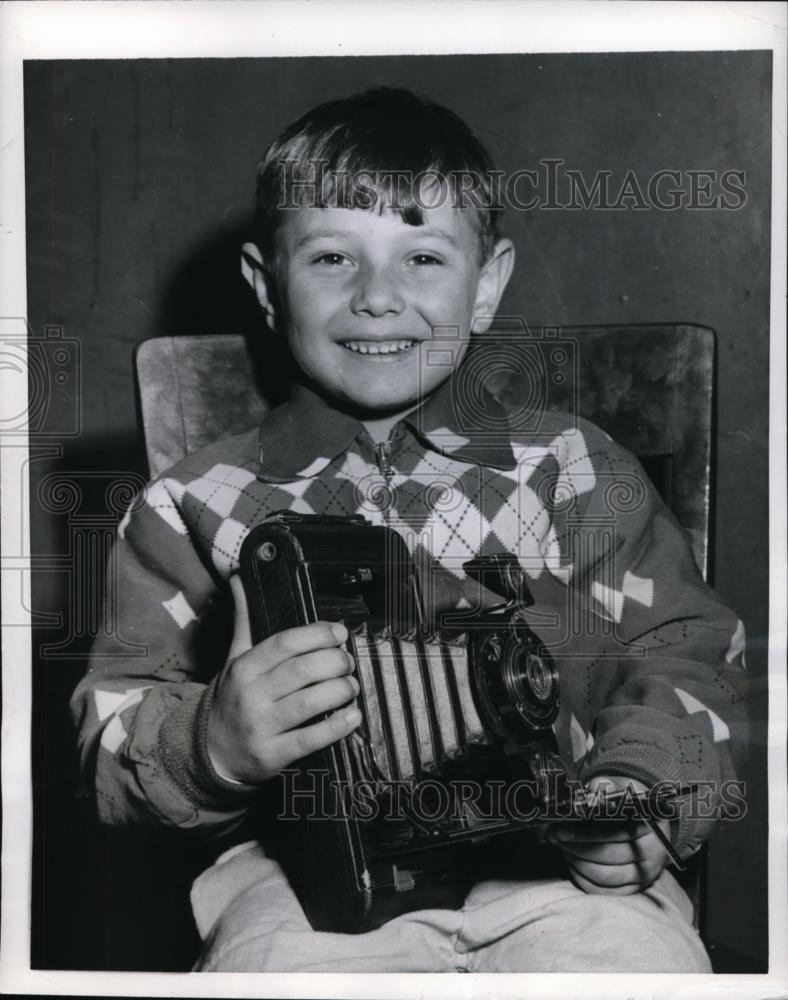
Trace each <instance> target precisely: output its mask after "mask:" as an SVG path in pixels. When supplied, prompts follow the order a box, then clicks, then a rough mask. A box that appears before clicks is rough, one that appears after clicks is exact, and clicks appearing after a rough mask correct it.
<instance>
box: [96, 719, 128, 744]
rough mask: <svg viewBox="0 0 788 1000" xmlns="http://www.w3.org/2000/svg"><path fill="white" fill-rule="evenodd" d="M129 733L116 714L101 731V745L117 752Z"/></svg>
mask: <svg viewBox="0 0 788 1000" xmlns="http://www.w3.org/2000/svg"><path fill="white" fill-rule="evenodd" d="M128 735H129V734H128V733H127V732H126V730H125V729H124V728H123V723H122V722H121V721H120V719H119V718H118V717H117V715H115V716H113V717H112V718H111V719H110V720H109V722H108V723H107V724H106V726H104V729H103V731H102V733H101V745H102V746H103V747H104V749H105V750H109V752H110V753H117V752H118V750H119V749H120V747H121V746H122V745H123V742H124V740H125V739H126V737H127V736H128Z"/></svg>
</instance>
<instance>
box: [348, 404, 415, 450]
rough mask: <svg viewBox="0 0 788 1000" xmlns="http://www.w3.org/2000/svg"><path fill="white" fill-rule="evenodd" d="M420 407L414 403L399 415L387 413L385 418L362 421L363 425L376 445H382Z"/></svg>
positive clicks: (400, 411) (399, 412) (398, 413)
mask: <svg viewBox="0 0 788 1000" xmlns="http://www.w3.org/2000/svg"><path fill="white" fill-rule="evenodd" d="M418 405H419V404H418V403H414V404H413V406H409V407H408V408H407V409H405V410H399V411H398V412H397V413H387V414H386V415H385V416H383V417H372V418H370V419H362V421H361V423H362V424H363V425H364V427H365V428H366V431H367V434H369V436H370V437H371V438H372V440H373V441H374V442H375V444H381V443H382V442H384V441H388V439H389V437H390V436H391V432H392V430H393V429H394V426H395V425H396V424H397V423H399V421H400V420H401V419H402V418H403V417H405V416H407V415H408V414H409V413H412V412H413V411H414V410H415V409H416V408H417V407H418Z"/></svg>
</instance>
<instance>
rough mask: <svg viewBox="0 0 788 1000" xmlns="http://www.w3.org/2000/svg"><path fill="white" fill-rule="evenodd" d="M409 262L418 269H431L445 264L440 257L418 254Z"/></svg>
mask: <svg viewBox="0 0 788 1000" xmlns="http://www.w3.org/2000/svg"><path fill="white" fill-rule="evenodd" d="M409 262H410V263H411V264H415V265H416V267H431V266H435V265H440V264H442V263H443V261H442V260H441V259H440V258H439V257H436V256H435V255H434V254H431V253H416V254H414V255H413V256H412V257H410V258H409Z"/></svg>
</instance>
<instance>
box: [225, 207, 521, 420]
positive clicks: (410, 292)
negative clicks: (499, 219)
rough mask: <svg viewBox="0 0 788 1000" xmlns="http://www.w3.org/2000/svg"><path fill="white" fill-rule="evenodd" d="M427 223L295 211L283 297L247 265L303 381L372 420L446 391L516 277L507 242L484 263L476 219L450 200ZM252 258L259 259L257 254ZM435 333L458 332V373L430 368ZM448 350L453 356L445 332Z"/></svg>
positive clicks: (283, 245)
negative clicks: (429, 353)
mask: <svg viewBox="0 0 788 1000" xmlns="http://www.w3.org/2000/svg"><path fill="white" fill-rule="evenodd" d="M423 215H424V221H423V225H420V226H411V225H408V224H407V223H405V222H404V221H403V220H402V218H401V217H400V215H399V213H397V212H395V211H391V210H390V209H387V208H386V209H383V210H382V211H380V212H374V211H364V210H360V209H345V208H308V207H302V208H298V209H293V210H290V211H287V212H286V213H285V218H284V220H283V222H282V224H281V227H280V229H279V231H278V233H277V241H278V242H277V247H278V256H279V261H280V264H279V267H278V269H277V275H276V292H277V294H276V298H274V297H273V296H272V295H271V294H270V288H269V286H268V284H267V279H266V278H265V276H264V275H263V272H262V270H261V269H259V268H255V269H254V270H252V269H251V268H250V267H249V266H248V264H247V265H246V266H245V270H244V273H245V275H246V276H247V278H248V279H249V280H250V281H251V282H252V284H253V286H254V287H255V290H256V292H257V295H258V299H259V300H260V304H261V305H262V306H263V308H264V310H265V312H266V314H267V318H268V323H269V325H270V326H271V327H272V328H273V329H275V330H278V331H281V332H283V333H284V334H285V335H286V336H287V339H288V343H289V346H290V350H291V352H292V354H293V357H294V358H295V360H296V361H297V363H298V365H299V366H300V367H301V369H302V370H303V371H304V372H305V374H306V375H307V376H309V377H310V378H311V379H312V380H313V381H314V382H315V383H317V384H318V385H319V386H320V387H322V389H324V390H325V392H326V393H327V394H328V395H329V396H331V397H332V398H333V399H334V400H335V401H336V402H338V403H340V404H343V405H345V406H349V407H350V408H352V409H354V410H357V411H361V413H362V414H364V415H367V416H374V415H375V414H383V413H396V412H398V411H405V410H407V409H410V408H411V407H412V406H413V405H414V404H415V403H417V402H418V401H419V399H420V398H423V397H426V396H427V395H429V393H431V392H432V391H433V390H434V389H435V388H437V386H438V385H440V383H441V382H443V381H444V380H445V379H446V378H447V376H448V374H449V373H450V371H451V370H452V367H453V368H456V367H457V365H458V364H459V363H460V361H461V360H462V358H463V356H464V354H465V351H466V350H467V347H468V339H469V334H470V330H471V328H472V326H473V328H474V330H475V331H481V330H484V329H486V328H487V327H488V326H489V324H490V321H491V319H492V317H493V316H494V314H495V310H496V308H497V306H498V301H499V299H500V296H501V294H502V293H503V289H504V287H505V285H506V281H507V280H508V277H509V274H510V272H511V266H512V258H513V248H512V246H511V244H510V243H509V241H508V240H502V241H501V243H499V245H498V246H497V247H496V249H495V251H494V253H493V254H492V256H491V258H490V260H489V261H488V262H487V263H486V264H485V265H483V266H480V265H479V237H478V235H477V232H476V229H475V228H474V224H473V221H472V217H469V213H468V212H463V211H457V210H455V209H454V208H453V207H452V206H451V204H450V203H449V202H448V201H446V202H445V203H444V204H443V205H440V206H438V207H435V208H431V209H425V210H424V212H423ZM244 250H245V252H246V254H247V255H248V256H254V257H255V259H256V260H257V261H258V262H259V260H260V257H259V252H258V251H257V248H256V247H254V246H253V245H250V244H247V245H246V246H245V248H244ZM268 280H270V279H268ZM436 327H451V328H456V329H457V331H458V334H459V335H458V336H457V338H456V340H455V341H454V350H453V358H452V366H451V367H447V366H446V364H445V360H444V363H442V364H440V365H437V366H436V365H435V364H433V365H430V364H428V363H427V348H428V346H429V343H430V341H431V340H432V338H433V336H434V333H433V331H434V329H435V328H436ZM449 342H451V341H449ZM440 347H441V351H442V352H444V355H445V350H446V347H447V339H446V334H445V332H444V333H443V334H442V335H441V345H440Z"/></svg>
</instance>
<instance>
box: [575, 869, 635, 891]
mask: <svg viewBox="0 0 788 1000" xmlns="http://www.w3.org/2000/svg"><path fill="white" fill-rule="evenodd" d="M569 875H570V877H571V879H572V881H573V882H574V883H575V885H576V886H577V887H578V889H582V890H583V892H587V893H588V894H589V895H590V896H632V895H634V894H635V893H636V892H640V889H641V886H640V883H637V884H631V885H616V886H600V885H597V884H596V883H595V882H592V881H591V880H590V879H587V878H585V877H584V876H583V875H582V873H580V872H576V871H574V870H571V869H570V872H569Z"/></svg>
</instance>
